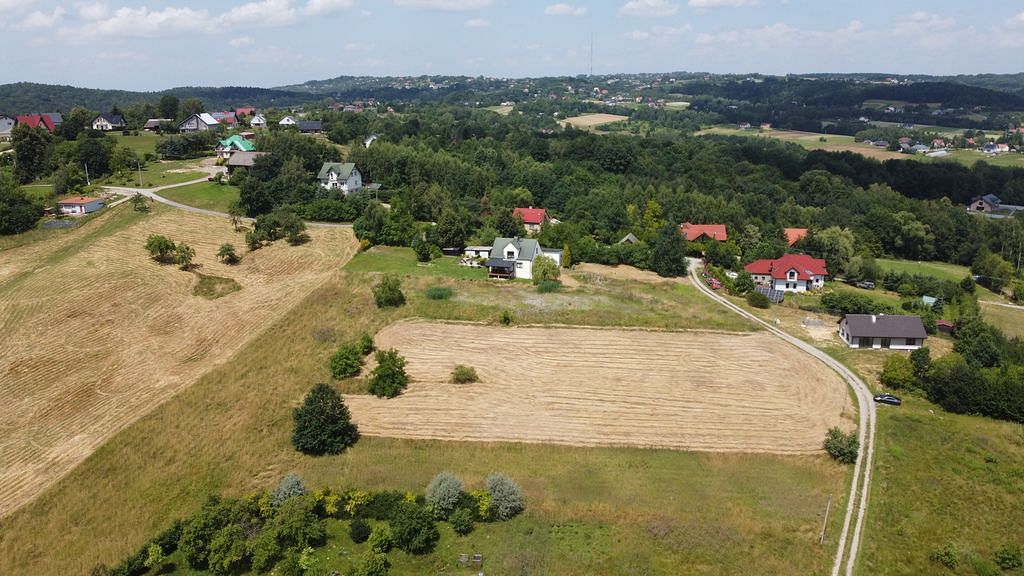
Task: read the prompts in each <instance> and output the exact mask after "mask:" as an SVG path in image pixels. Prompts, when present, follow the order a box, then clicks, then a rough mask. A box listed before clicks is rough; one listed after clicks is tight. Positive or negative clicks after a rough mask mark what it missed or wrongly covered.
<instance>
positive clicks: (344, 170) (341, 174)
mask: <svg viewBox="0 0 1024 576" xmlns="http://www.w3.org/2000/svg"><path fill="white" fill-rule="evenodd" d="M355 168H356V165H355V164H353V163H352V162H345V163H342V162H324V165H323V166H321V167H320V173H319V174H317V175H316V177H317V179H318V180H327V178H328V175H329V174H330V173H331V172H334V173H335V174H337V175H338V178H339V179H341V180H348V177H349V176H351V175H352V171H353V170H355Z"/></svg>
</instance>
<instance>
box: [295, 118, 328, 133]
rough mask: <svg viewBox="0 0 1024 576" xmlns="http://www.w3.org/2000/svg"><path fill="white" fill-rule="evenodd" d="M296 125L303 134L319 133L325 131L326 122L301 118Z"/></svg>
mask: <svg viewBox="0 0 1024 576" xmlns="http://www.w3.org/2000/svg"><path fill="white" fill-rule="evenodd" d="M295 126H296V127H297V128H298V129H299V132H301V133H303V134H319V133H321V132H323V131H324V124H323V122H321V121H319V120H299V121H298V122H296V123H295Z"/></svg>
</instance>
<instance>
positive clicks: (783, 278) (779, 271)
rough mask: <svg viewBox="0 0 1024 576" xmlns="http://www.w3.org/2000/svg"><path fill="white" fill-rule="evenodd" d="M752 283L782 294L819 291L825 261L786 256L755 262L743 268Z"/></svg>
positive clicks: (824, 272)
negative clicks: (751, 279)
mask: <svg viewBox="0 0 1024 576" xmlns="http://www.w3.org/2000/svg"><path fill="white" fill-rule="evenodd" d="M744 270H746V271H747V272H749V273H750V275H751V277H753V279H754V283H756V284H759V285H761V286H767V287H769V288H773V289H775V290H781V291H784V292H807V291H808V290H819V289H821V287H822V286H824V285H825V276H827V275H828V270H827V268H826V266H825V261H824V260H821V259H818V258H811V257H810V256H807V255H805V254H786V255H785V256H783V257H782V258H778V259H775V260H755V261H753V262H751V263H750V264H747V265H746V266H744Z"/></svg>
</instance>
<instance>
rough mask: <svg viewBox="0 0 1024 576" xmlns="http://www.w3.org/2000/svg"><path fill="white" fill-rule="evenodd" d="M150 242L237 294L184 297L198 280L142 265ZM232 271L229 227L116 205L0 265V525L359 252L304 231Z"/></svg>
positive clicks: (347, 242) (330, 233)
mask: <svg viewBox="0 0 1024 576" xmlns="http://www.w3.org/2000/svg"><path fill="white" fill-rule="evenodd" d="M150 234H164V235H166V236H168V237H170V238H171V239H172V240H174V241H178V242H186V243H188V244H189V245H190V246H192V248H194V249H195V251H196V259H195V262H196V263H197V264H198V265H199V266H200V269H201V270H202V271H203V273H205V274H207V275H213V276H218V277H223V278H229V279H231V280H234V281H235V282H237V283H238V285H240V286H241V289H240V290H239V291H237V292H234V293H231V294H228V295H226V296H224V297H223V298H219V299H216V300H208V299H206V298H202V297H199V296H195V295H193V288H194V286H195V284H196V283H197V282H198V280H199V279H198V277H197V275H196V274H193V273H191V272H185V271H182V270H180V269H178V267H176V266H170V265H160V264H157V263H156V262H154V261H153V260H151V259H150V258H149V255H148V253H147V252H146V251H145V250H144V248H143V244H144V242H145V240H146V237H147V236H148V235H150ZM310 235H311V236H312V241H311V242H310V243H308V244H306V245H304V246H299V247H292V246H288V245H287V244H285V243H283V242H280V243H277V244H275V245H273V246H269V247H267V248H264V249H262V250H260V251H258V252H255V253H251V254H246V255H245V256H244V258H243V260H242V262H241V263H240V264H238V265H235V266H229V265H226V264H222V263H220V262H218V261H217V259H216V256H215V255H216V253H217V250H218V248H219V246H220V245H221V244H222V243H226V242H231V243H234V245H235V246H236V247H237V248H239V249H241V247H242V245H243V236H242V234H241V233H239V232H235V231H233V230H232V228H231V226H230V224H229V223H228V222H227V221H226V220H222V219H217V218H210V217H206V216H200V215H195V214H190V213H186V212H180V211H176V210H171V209H168V208H163V207H157V208H156V209H155V210H154V212H153V213H152V214H145V215H144V214H140V213H137V212H133V211H131V208H130V207H129V206H128V205H127V204H124V205H121V206H118V207H116V208H113V209H111V210H110V212H109V213H107V214H104V215H101V216H99V217H96V218H94V219H92V220H90V221H88V222H86V223H85V224H83V225H82V226H81V227H79V228H77V229H74V230H70V231H67V233H65V234H60V235H53V236H50V237H48V238H47V239H45V240H41V241H39V242H35V243H31V244H28V245H25V246H21V247H19V248H14V249H10V250H5V251H3V252H2V253H0V333H3V334H4V338H3V339H2V340H0V380H2V382H3V386H0V516H4V515H7V514H9V513H10V512H12V511H13V510H15V509H17V508H18V507H19V506H21V505H23V504H25V503H26V502H28V501H29V500H31V499H32V498H34V497H35V496H37V495H38V494H39V493H40V492H42V491H43V490H45V489H46V488H48V487H49V486H51V485H52V484H53V483H54V482H56V481H57V480H59V479H60V478H61V477H62V476H64V475H65V474H67V473H68V472H69V471H71V470H72V469H73V468H74V467H75V466H76V465H78V464H79V463H80V462H82V461H83V460H84V459H85V458H87V457H88V456H89V455H90V454H91V453H92V452H93V451H94V450H96V449H97V448H98V447H99V446H100V445H101V444H103V443H104V442H105V441H106V440H107V439H109V438H110V437H111V436H113V435H114V434H116V433H117V432H118V431H119V430H121V429H123V428H125V427H126V426H128V425H130V424H131V423H132V422H134V421H135V420H137V419H138V418H140V417H141V416H143V415H145V414H146V413H147V412H149V411H150V410H152V409H153V408H154V407H156V406H157V405H159V404H161V403H163V402H165V401H166V400H167V399H169V398H171V397H172V396H174V395H175V394H177V393H178V392H180V391H181V390H182V389H184V388H187V387H188V386H189V385H191V384H192V383H193V382H194V381H195V380H196V379H197V378H199V377H200V376H201V375H202V374H203V373H205V372H207V371H208V370H209V369H210V368H212V367H213V366H216V365H218V364H222V363H223V362H225V361H226V360H227V359H228V358H230V357H231V356H232V355H233V354H234V353H235V352H237V351H238V350H239V349H241V348H242V347H243V346H244V345H245V344H246V343H247V342H249V341H250V340H251V339H252V338H253V337H255V336H256V335H258V334H259V333H260V332H262V331H263V330H264V329H265V328H266V326H268V325H269V324H270V323H271V322H273V321H274V320H276V319H278V318H279V317H280V316H281V315H282V314H283V313H284V312H286V311H287V310H288V309H290V308H292V307H293V306H294V305H295V304H297V303H298V302H299V301H301V300H302V299H303V298H304V297H305V296H306V295H307V294H308V293H309V292H311V291H312V290H313V289H315V288H316V287H317V286H318V285H320V284H321V283H322V282H323V281H325V280H326V279H327V278H328V277H329V276H330V275H331V274H332V273H333V272H334V271H335V270H336V269H337V267H338V266H339V265H340V264H341V263H343V262H344V261H345V260H347V259H348V258H349V257H350V256H351V255H352V253H353V252H354V250H355V241H354V239H353V237H352V234H351V232H350V231H348V230H342V229H316V230H311V231H310Z"/></svg>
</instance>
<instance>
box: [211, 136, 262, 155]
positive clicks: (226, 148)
mask: <svg viewBox="0 0 1024 576" xmlns="http://www.w3.org/2000/svg"><path fill="white" fill-rule="evenodd" d="M216 150H217V157H218V158H223V159H225V160H227V159H228V158H231V155H232V154H234V153H235V152H253V151H255V150H256V145H255V144H253V143H252V142H250V141H248V140H246V139H245V138H242V137H241V136H239V135H238V134H234V135H232V136H231V137H230V138H225V139H224V140H221V141H220V142H218V143H217V148H216Z"/></svg>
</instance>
